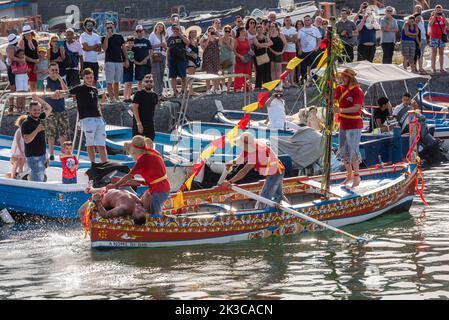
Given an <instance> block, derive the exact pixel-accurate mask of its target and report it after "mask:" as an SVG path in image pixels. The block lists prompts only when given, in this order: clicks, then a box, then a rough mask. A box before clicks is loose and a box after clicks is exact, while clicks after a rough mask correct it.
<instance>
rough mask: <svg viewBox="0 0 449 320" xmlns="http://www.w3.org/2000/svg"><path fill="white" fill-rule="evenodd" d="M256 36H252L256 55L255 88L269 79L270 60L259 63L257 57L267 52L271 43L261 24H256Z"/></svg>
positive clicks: (260, 86)
mask: <svg viewBox="0 0 449 320" xmlns="http://www.w3.org/2000/svg"><path fill="white" fill-rule="evenodd" d="M256 32H257V34H256V36H255V37H254V54H255V56H256V88H258V89H260V88H262V85H263V84H264V83H266V82H270V81H271V64H270V61H268V62H267V63H264V64H262V65H259V64H258V63H257V57H260V56H263V55H265V54H268V51H269V50H268V48H269V47H271V46H272V45H273V42H272V41H271V39H270V38H269V37H268V36H267V35H265V34H264V32H263V26H262V25H258V26H257V28H256Z"/></svg>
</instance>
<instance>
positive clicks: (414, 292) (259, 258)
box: [0, 164, 449, 299]
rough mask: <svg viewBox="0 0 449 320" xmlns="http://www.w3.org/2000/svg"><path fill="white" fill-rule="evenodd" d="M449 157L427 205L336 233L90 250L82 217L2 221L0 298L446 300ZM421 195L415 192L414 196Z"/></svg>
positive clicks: (430, 186) (429, 177)
mask: <svg viewBox="0 0 449 320" xmlns="http://www.w3.org/2000/svg"><path fill="white" fill-rule="evenodd" d="M448 175H449V164H446V165H443V166H441V167H438V168H434V169H432V170H429V171H426V172H425V177H426V198H427V200H428V202H429V204H430V206H428V207H425V206H424V205H423V204H422V203H421V202H420V201H419V200H418V199H416V201H415V202H414V205H413V206H412V209H411V211H410V213H402V214H388V215H384V216H382V217H379V218H376V219H374V220H371V221H368V222H365V223H362V224H358V225H354V226H348V227H346V228H345V230H346V231H349V232H351V233H355V234H356V235H365V236H367V235H369V236H372V237H374V238H377V239H393V240H394V241H375V242H371V243H369V244H367V245H358V244H356V243H353V242H351V241H350V240H348V239H346V238H342V237H341V236H337V235H335V234H333V233H331V232H321V233H315V234H310V235H307V236H304V235H290V236H286V237H284V238H270V239H265V240H256V241H246V242H239V243H234V244H229V245H210V246H203V247H178V248H158V249H131V250H130V249H120V250H118V249H117V250H101V251H99V250H93V249H91V248H90V242H89V240H88V239H85V238H84V232H83V230H82V227H81V224H80V223H79V222H64V223H61V222H56V221H51V222H49V221H32V222H24V221H20V223H16V224H14V225H0V299H36V298H37V299H206V298H209V299H210V298H215V299H448V298H449V267H448V266H449V206H448V204H447V203H448V201H449V185H448V184H447V177H448ZM417 198H418V197H417Z"/></svg>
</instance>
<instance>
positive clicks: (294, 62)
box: [287, 57, 304, 70]
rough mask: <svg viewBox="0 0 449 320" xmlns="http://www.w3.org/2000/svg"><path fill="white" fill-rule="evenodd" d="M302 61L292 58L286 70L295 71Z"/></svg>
mask: <svg viewBox="0 0 449 320" xmlns="http://www.w3.org/2000/svg"><path fill="white" fill-rule="evenodd" d="M303 60H304V59H301V58H298V57H294V58H293V59H291V60H290V61H289V62H288V64H287V69H288V70H293V69H295V68H296V67H297V66H298V65H299V64H300V63H301V62H302V61H303Z"/></svg>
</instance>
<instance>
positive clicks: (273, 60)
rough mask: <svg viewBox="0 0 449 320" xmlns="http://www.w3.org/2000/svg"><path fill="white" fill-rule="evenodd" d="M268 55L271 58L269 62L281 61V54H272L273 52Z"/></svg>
mask: <svg viewBox="0 0 449 320" xmlns="http://www.w3.org/2000/svg"><path fill="white" fill-rule="evenodd" d="M269 56H270V60H271V62H275V63H282V61H283V56H282V55H277V56H276V55H274V54H271V55H269Z"/></svg>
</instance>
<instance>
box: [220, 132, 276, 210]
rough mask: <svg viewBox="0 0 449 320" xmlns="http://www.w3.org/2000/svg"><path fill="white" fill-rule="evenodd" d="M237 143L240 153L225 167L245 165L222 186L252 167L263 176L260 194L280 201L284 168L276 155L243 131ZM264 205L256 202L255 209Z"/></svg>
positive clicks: (244, 174)
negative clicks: (263, 180)
mask: <svg viewBox="0 0 449 320" xmlns="http://www.w3.org/2000/svg"><path fill="white" fill-rule="evenodd" d="M237 143H238V145H239V147H240V149H241V150H242V152H241V154H240V155H239V156H238V157H237V158H236V159H234V160H232V161H231V162H228V163H227V164H226V167H227V169H229V168H231V167H232V166H234V165H239V164H242V163H246V164H245V166H244V167H243V168H242V169H241V170H240V171H239V172H238V173H237V174H236V175H235V176H234V177H232V178H231V179H229V181H226V180H225V181H223V183H222V186H224V187H226V188H229V187H230V186H231V184H233V183H236V182H237V181H239V180H241V179H243V178H244V177H245V176H246V175H247V174H248V173H249V172H250V171H251V170H252V169H253V168H254V169H256V171H258V172H259V174H260V175H262V176H265V177H266V178H265V183H264V185H263V188H262V191H261V192H260V196H261V197H264V198H267V199H269V200H272V201H275V202H277V203H280V202H281V200H282V199H283V197H284V194H283V180H284V173H285V168H284V165H283V164H282V162H281V161H280V160H279V159H278V157H277V155H276V154H275V153H274V152H273V150H271V148H270V147H269V146H267V145H266V144H265V143H263V142H261V141H258V140H256V138H255V137H254V135H253V134H251V133H249V132H245V133H243V134H242V135H241V136H240V137H239V138H238V139H237ZM263 207H265V205H263V204H261V203H259V202H258V203H257V204H256V209H260V208H263Z"/></svg>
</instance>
